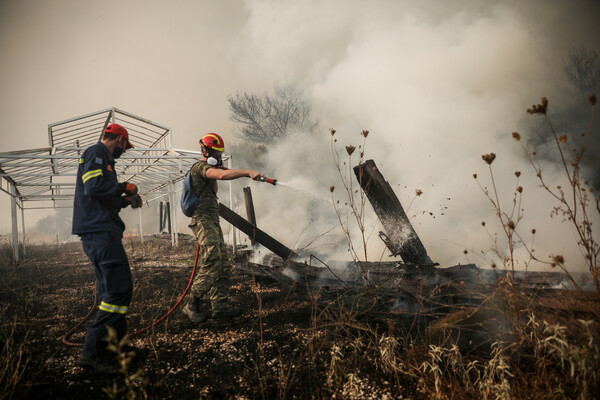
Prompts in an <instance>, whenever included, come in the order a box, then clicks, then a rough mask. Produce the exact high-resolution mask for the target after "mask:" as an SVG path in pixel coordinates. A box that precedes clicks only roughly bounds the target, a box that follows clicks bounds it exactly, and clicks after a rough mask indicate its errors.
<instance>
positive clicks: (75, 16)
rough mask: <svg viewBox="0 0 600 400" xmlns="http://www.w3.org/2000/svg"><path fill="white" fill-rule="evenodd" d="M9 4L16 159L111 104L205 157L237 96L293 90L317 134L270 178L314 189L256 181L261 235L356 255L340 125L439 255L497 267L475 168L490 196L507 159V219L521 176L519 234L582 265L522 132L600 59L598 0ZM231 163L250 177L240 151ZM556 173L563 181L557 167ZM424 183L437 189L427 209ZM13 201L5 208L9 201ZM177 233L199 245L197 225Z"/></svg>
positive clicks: (428, 189) (287, 148)
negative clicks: (597, 54) (58, 129)
mask: <svg viewBox="0 0 600 400" xmlns="http://www.w3.org/2000/svg"><path fill="white" fill-rule="evenodd" d="M0 7H1V8H0V50H2V54H3V57H2V62H1V63H2V70H3V74H2V75H1V76H0V85H1V86H2V87H3V91H4V93H3V96H2V99H1V100H0V104H1V105H2V107H0V118H1V119H2V121H3V127H2V129H1V131H0V132H1V134H2V139H3V143H4V144H3V150H16V149H22V148H28V147H41V146H44V145H45V142H46V134H45V128H46V126H47V124H48V123H51V122H55V121H58V120H61V119H65V118H69V117H73V116H77V115H82V114H85V113H88V112H92V111H96V110H99V109H103V108H106V107H111V106H117V107H119V108H122V109H124V110H127V111H130V112H133V113H135V114H138V115H141V116H143V117H147V118H149V119H152V120H155V121H157V122H159V123H162V124H165V125H167V126H170V127H172V128H173V132H174V135H175V143H174V145H175V146H176V147H179V148H189V149H196V146H197V141H198V138H199V137H200V136H201V135H202V133H206V132H211V131H216V132H219V133H222V134H223V136H224V137H225V139H226V141H229V142H231V141H232V140H234V138H233V134H232V133H231V132H233V126H232V123H231V122H229V121H228V109H227V100H226V99H227V95H228V94H231V93H234V92H237V91H240V92H244V91H246V92H251V93H258V94H260V93H264V92H266V91H269V90H270V89H271V88H272V87H273V85H274V84H275V83H277V82H279V83H284V82H293V83H297V84H298V85H299V86H301V87H303V88H304V89H305V90H306V93H307V94H308V97H309V98H310V100H311V101H312V105H313V110H314V112H315V116H316V117H317V118H318V119H319V120H320V130H319V132H318V135H317V137H314V136H308V135H306V134H303V133H301V132H300V133H299V134H297V135H293V137H291V139H290V141H286V142H282V143H278V144H274V145H270V144H269V153H268V161H267V163H266V164H265V170H264V171H263V172H265V173H266V174H267V175H269V176H272V177H274V178H277V179H279V180H281V181H282V182H286V183H289V184H290V185H293V186H296V187H301V188H303V189H305V190H307V191H308V192H314V193H316V195H313V194H310V193H305V192H302V191H298V190H292V189H289V188H285V187H279V188H278V187H271V186H268V185H264V184H260V183H250V185H251V187H252V188H253V194H254V196H255V206H256V211H257V216H258V220H259V226H261V227H262V228H264V229H265V230H266V231H267V232H269V233H270V234H272V235H273V236H275V237H276V238H279V239H280V240H281V241H282V242H284V243H285V244H286V245H288V246H290V247H293V246H300V247H303V246H309V245H310V246H313V248H314V249H315V251H316V250H318V249H320V250H321V251H323V252H329V251H331V252H333V251H334V250H332V247H335V248H337V249H343V248H344V247H343V246H340V244H343V243H344V238H343V235H342V234H341V232H340V230H339V229H336V228H335V226H336V223H337V222H336V221H337V217H336V216H335V213H333V212H332V209H331V208H330V205H329V204H327V202H325V201H324V200H323V197H325V198H328V197H329V196H330V195H331V194H330V192H329V187H330V186H335V187H336V190H335V191H334V197H335V198H336V200H340V203H341V204H342V205H343V203H344V202H345V201H346V200H347V199H346V198H345V197H346V196H344V194H343V191H342V190H341V189H342V188H343V186H342V185H341V182H340V180H339V177H338V174H337V169H336V166H335V164H334V162H333V159H332V156H331V152H330V140H331V137H330V134H329V128H335V129H337V133H336V136H335V138H337V140H338V143H337V145H338V148H339V149H340V151H341V154H345V153H344V150H343V148H344V146H345V145H350V144H352V145H355V146H358V145H361V144H362V136H361V135H360V132H361V131H362V130H363V129H367V130H369V131H370V132H371V133H370V134H369V136H368V138H367V143H366V148H364V151H365V157H366V158H372V159H374V160H375V161H376V163H377V165H378V166H379V167H380V169H381V171H382V173H383V174H384V176H385V178H386V179H387V180H388V181H389V182H390V184H391V185H392V186H393V187H394V189H395V190H396V193H397V194H398V196H399V198H400V200H401V201H402V203H403V204H404V206H405V207H406V208H408V204H411V202H412V205H411V206H410V208H409V211H408V214H409V216H410V217H411V220H412V222H413V225H414V226H415V228H416V230H417V233H418V234H419V235H420V237H421V239H422V240H423V242H424V244H425V246H426V247H427V249H428V251H429V254H430V256H431V258H432V259H434V260H435V261H438V262H440V263H441V264H442V265H451V264H455V263H458V262H473V261H474V262H477V263H478V264H480V265H485V264H487V262H488V261H487V260H489V257H487V256H486V257H484V258H475V257H474V256H473V255H469V256H468V257H467V256H465V255H464V254H463V250H464V249H465V248H468V249H473V250H474V251H475V252H476V253H479V254H481V253H482V252H483V253H486V254H487V253H488V249H489V248H490V246H491V245H492V241H493V238H489V237H488V236H487V235H486V233H485V231H484V230H483V229H482V227H481V221H486V222H487V227H488V229H489V230H490V232H500V230H499V227H498V226H497V224H494V221H495V220H496V217H495V215H494V210H493V208H492V206H491V204H490V203H489V201H487V200H486V198H485V196H484V195H483V193H482V192H481V191H480V189H479V188H478V186H477V184H476V182H475V181H474V179H473V178H472V175H473V174H474V173H476V174H478V176H479V180H480V181H481V182H482V185H483V186H487V187H491V186H490V185H491V182H490V179H489V174H488V173H487V167H486V165H485V164H484V163H483V161H482V160H481V155H482V154H485V153H490V152H495V153H496V154H497V159H496V161H495V162H494V164H493V168H494V170H495V171H496V172H495V178H496V184H497V187H498V189H499V191H500V195H501V196H500V197H501V204H502V209H503V210H505V209H508V208H510V207H511V206H512V203H511V201H512V193H513V191H514V188H515V176H514V171H517V170H518V171H521V172H522V175H521V178H520V182H519V184H520V185H521V186H523V187H524V201H523V205H522V208H523V209H524V215H525V218H524V219H523V220H522V221H521V223H520V228H521V229H523V233H524V234H526V233H527V232H529V231H530V230H531V229H532V228H535V229H536V230H537V232H538V234H537V235H536V244H537V245H536V249H537V250H536V251H537V252H536V254H538V256H539V257H540V258H545V257H547V255H548V254H550V253H554V254H562V255H564V256H565V258H566V260H567V263H568V264H569V265H572V266H573V267H576V266H578V265H579V264H580V261H579V260H581V256H580V254H579V252H578V250H577V247H576V246H575V245H574V242H575V239H574V235H573V231H572V229H571V228H570V227H569V226H568V224H561V221H560V219H559V218H554V219H550V218H549V213H550V210H551V208H552V206H553V204H551V202H549V201H548V197H547V195H545V194H544V193H542V192H540V190H539V188H538V183H537V181H536V179H535V176H534V174H533V172H532V170H531V168H530V167H528V165H527V164H526V163H525V162H524V160H523V157H522V152H521V150H520V147H519V146H518V144H517V143H516V142H514V141H513V139H511V137H510V134H511V132H513V131H519V132H520V133H521V134H522V135H523V137H527V133H528V131H529V130H530V129H531V126H532V123H531V121H532V119H533V118H536V117H531V116H529V115H527V114H526V112H525V110H526V108H527V107H529V106H531V104H533V103H536V102H538V101H539V98H540V97H541V96H548V97H549V99H550V101H551V105H552V104H556V101H555V100H554V98H553V97H552V96H553V95H556V94H558V93H560V87H561V86H563V85H564V84H565V82H564V78H563V76H562V63H563V61H564V59H565V57H566V56H567V54H568V50H569V48H570V47H571V46H581V45H583V46H586V47H587V48H589V49H594V50H596V51H598V50H600V46H599V45H598V38H599V37H600V35H598V28H597V27H598V24H597V21H596V19H597V16H598V15H600V12H599V11H600V9H599V5H598V3H597V2H595V1H581V2H577V3H576V4H571V3H566V2H547V1H541V0H540V1H533V2H525V3H524V2H521V1H513V0H508V1H487V2H480V1H469V0H455V1H447V2H438V1H421V2H409V1H383V0H381V1H371V2H368V3H365V2H362V1H358V0H354V1H353V0H351V1H348V0H343V1H342V0H334V1H327V2H322V1H318V0H308V1H290V2H279V1H268V0H261V1H259V0H252V1H251V0H248V1H238V2H213V1H208V2H192V1H183V2H178V3H177V4H171V3H165V2H152V1H150V2H148V1H144V2H141V1H140V2H136V1H132V2H126V3H123V2H118V1H108V2H102V3H93V2H92V3H82V2H76V1H67V0H64V1H57V2H52V4H50V3H48V4H47V5H46V4H35V5H34V4H33V3H28V2H3V3H1V4H0ZM50 60H52V61H50ZM551 110H552V106H551ZM17 138H18V139H17ZM234 157H235V158H234V160H235V161H236V162H235V164H234V166H235V167H240V168H243V167H244V163H243V157H244V155H241V154H234ZM341 159H342V161H344V159H345V156H342V158H341ZM356 159H357V156H356V153H355V154H354V155H353V162H355V161H356ZM342 167H343V168H345V169H344V170H347V168H348V166H342ZM543 168H544V173H545V176H546V177H547V178H548V180H551V181H552V182H553V184H561V183H560V170H559V169H558V168H556V166H555V165H553V164H552V163H546V164H545V165H544V166H543ZM348 174H350V173H349V172H348ZM349 179H354V178H353V177H352V176H349ZM245 184H247V183H246V182H243V183H240V182H236V183H235V185H234V188H235V190H236V191H238V192H241V187H242V186H244V185H245ZM416 189H420V190H422V191H423V194H422V195H421V196H419V197H418V198H416V199H414V197H415V190H416ZM223 195H224V196H227V195H226V192H223ZM413 199H414V202H413ZM222 200H224V202H226V203H227V200H228V197H225V198H224V199H222ZM1 201H3V202H4V203H3V204H4V205H6V204H7V203H6V202H7V200H6V198H5V196H3V198H2V199H1ZM238 205H240V203H239V200H238ZM5 208H6V209H8V208H7V207H5ZM240 209H241V208H240ZM238 211H239V210H238ZM366 213H367V220H368V222H369V227H368V231H367V234H368V236H369V239H370V240H369V248H370V249H372V250H370V251H369V257H370V256H371V255H373V256H374V257H375V258H379V257H381V255H382V254H383V252H384V248H383V246H382V244H381V242H380V241H379V239H378V238H377V237H376V236H377V231H378V230H379V229H380V228H379V227H378V224H377V219H376V218H375V216H374V215H373V214H372V211H371V210H370V208H369V207H367V209H366ZM242 214H243V213H242ZM369 214H370V215H369ZM40 216H41V215H40V214H36V215H34V213H33V212H32V213H31V214H28V218H33V219H34V220H35V218H34V217H37V218H38V219H39V217H40ZM5 220H7V221H8V218H6V219H5ZM32 223H34V222H32ZM7 226H9V225H8V222H6V223H5V224H4V225H3V229H5V230H6V229H7ZM179 226H180V230H181V231H182V232H186V233H189V231H188V230H187V229H186V226H185V219H184V218H183V217H182V218H181V219H180V224H179ZM596 226H598V225H597V224H596V225H594V227H596ZM331 229H333V231H331V232H330V233H329V234H328V236H325V237H323V238H322V239H321V240H320V241H318V242H313V240H312V239H313V238H314V237H317V236H319V235H321V234H323V233H325V232H329V230H331ZM498 244H499V246H501V247H502V240H501V237H499V238H498ZM522 253H523V252H522V251H521V254H520V256H523V254H522ZM342 255H344V254H343V253H342ZM340 256H341V255H340ZM383 256H384V257H387V255H385V254H384V255H383Z"/></svg>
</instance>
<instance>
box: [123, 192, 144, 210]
mask: <svg viewBox="0 0 600 400" xmlns="http://www.w3.org/2000/svg"><path fill="white" fill-rule="evenodd" d="M143 204H144V202H143V201H142V196H140V195H139V194H134V195H133V196H123V197H121V208H125V207H127V206H131V208H140V207H141V206H142V205H143Z"/></svg>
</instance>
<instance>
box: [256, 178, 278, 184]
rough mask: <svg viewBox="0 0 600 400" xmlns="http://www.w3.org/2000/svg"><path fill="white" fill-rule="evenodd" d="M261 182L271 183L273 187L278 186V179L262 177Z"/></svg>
mask: <svg viewBox="0 0 600 400" xmlns="http://www.w3.org/2000/svg"><path fill="white" fill-rule="evenodd" d="M259 180H260V181H261V182H267V183H270V184H271V185H277V179H271V178H264V177H262V176H261V177H260V178H259Z"/></svg>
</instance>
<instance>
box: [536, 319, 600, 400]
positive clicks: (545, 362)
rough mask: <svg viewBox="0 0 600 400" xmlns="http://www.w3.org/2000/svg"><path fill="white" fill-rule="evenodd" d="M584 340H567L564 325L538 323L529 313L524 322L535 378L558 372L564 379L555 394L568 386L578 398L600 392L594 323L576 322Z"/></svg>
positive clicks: (598, 348) (599, 353)
mask: <svg viewBox="0 0 600 400" xmlns="http://www.w3.org/2000/svg"><path fill="white" fill-rule="evenodd" d="M577 321H578V323H579V324H580V327H581V328H582V331H583V337H581V338H579V339H578V340H577V341H575V340H573V339H572V338H570V337H569V334H568V329H567V327H566V326H563V325H560V324H550V323H548V322H546V321H542V322H539V321H538V319H537V318H536V317H535V315H533V314H530V316H529V321H528V323H527V328H528V335H527V343H528V344H529V345H530V346H531V347H532V348H533V351H534V358H535V360H536V367H537V376H539V377H541V378H542V379H547V377H548V375H550V374H552V373H553V372H554V371H556V370H557V369H558V370H559V371H560V372H559V373H560V374H562V375H563V376H564V377H566V378H567V379H564V381H563V384H564V386H565V387H564V388H563V387H562V386H563V385H562V384H561V385H559V387H558V388H556V389H557V391H558V392H560V393H564V390H565V389H566V386H567V385H568V384H571V387H572V388H574V389H575V391H576V392H577V391H578V392H579V399H581V400H584V399H590V398H592V395H593V393H598V390H599V389H600V385H599V383H600V376H599V374H600V345H599V343H598V337H597V334H596V335H595V334H594V333H593V331H592V327H593V325H594V324H597V321H596V322H595V321H584V320H577Z"/></svg>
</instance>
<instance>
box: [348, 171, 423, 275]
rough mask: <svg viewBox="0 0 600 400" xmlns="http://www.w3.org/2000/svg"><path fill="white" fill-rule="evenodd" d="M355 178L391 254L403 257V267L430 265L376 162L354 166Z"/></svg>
mask: <svg viewBox="0 0 600 400" xmlns="http://www.w3.org/2000/svg"><path fill="white" fill-rule="evenodd" d="M354 174H355V175H356V179H358V183H359V184H360V186H361V187H362V189H363V191H364V192H365V194H366V195H367V198H368V199H369V201H370V202H371V205H373V209H374V210H375V213H376V214H377V216H378V217H379V220H380V221H381V224H382V225H383V228H384V230H385V233H383V232H380V236H381V237H382V239H383V240H384V242H385V244H386V245H387V247H388V249H389V250H390V251H391V252H392V254H393V255H395V256H400V257H402V260H403V261H404V262H406V263H414V264H433V261H431V259H430V258H429V256H428V255H427V250H425V246H423V243H421V240H420V239H419V236H418V235H417V233H416V232H415V230H414V228H413V226H412V224H411V223H410V221H409V220H408V217H407V216H406V213H405V212H404V208H402V204H400V200H398V197H397V196H396V194H395V193H394V190H393V189H392V187H391V186H390V184H389V183H388V182H387V181H386V180H385V178H384V177H383V175H382V174H381V172H379V169H378V168H377V166H376V165H375V161H373V160H367V161H365V162H364V163H363V164H360V165H357V166H356V167H354Z"/></svg>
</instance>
